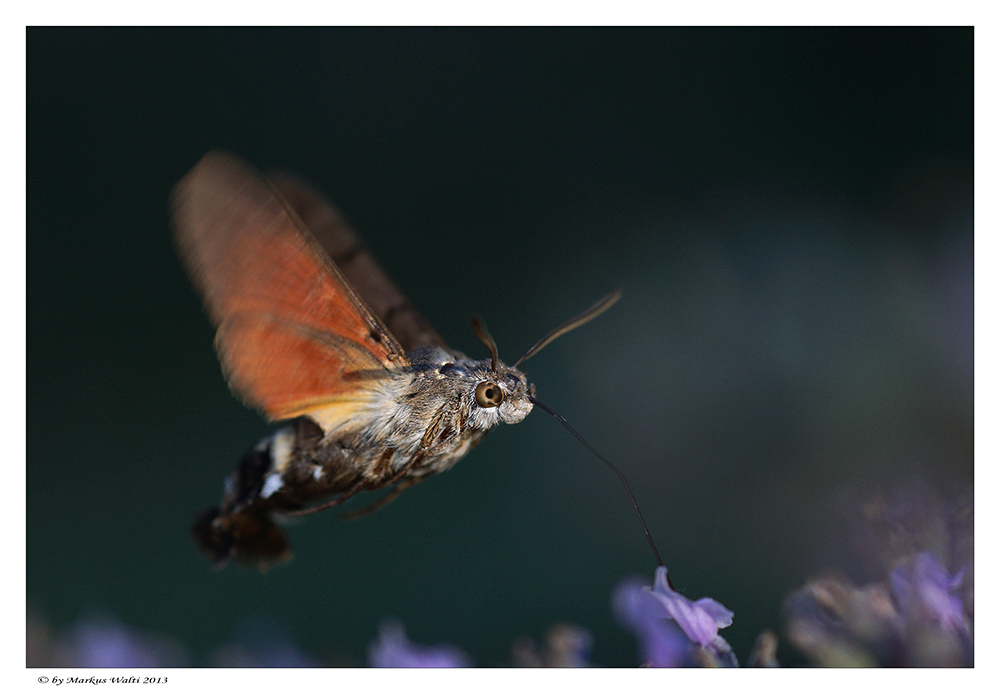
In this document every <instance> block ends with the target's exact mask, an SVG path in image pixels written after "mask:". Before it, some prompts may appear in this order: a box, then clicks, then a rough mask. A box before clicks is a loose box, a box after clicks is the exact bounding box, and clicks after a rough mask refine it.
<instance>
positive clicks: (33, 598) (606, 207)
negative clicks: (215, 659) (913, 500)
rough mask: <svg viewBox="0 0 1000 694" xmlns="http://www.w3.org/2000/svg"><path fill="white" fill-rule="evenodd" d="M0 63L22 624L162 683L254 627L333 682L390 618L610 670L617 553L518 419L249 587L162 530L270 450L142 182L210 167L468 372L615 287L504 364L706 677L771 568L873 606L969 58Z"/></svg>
mask: <svg viewBox="0 0 1000 694" xmlns="http://www.w3.org/2000/svg"><path fill="white" fill-rule="evenodd" d="M27 39H28V53H27V85H28V91H27V97H28V98H27V124H28V129H27V146H28V149H27V153H28V167H27V177H28V178H27V181H28V198H27V213H28V246H27V247H28V271H27V291H28V400H27V408H28V431H27V445H28V469H27V473H28V474H27V485H28V486H27V493H28V496H27V552H28V554H27V588H28V593H27V601H28V607H29V612H30V613H31V614H33V615H35V616H36V618H38V619H41V620H42V621H44V622H45V623H46V624H48V625H49V627H50V629H51V631H52V633H53V634H59V633H61V630H65V629H67V628H68V627H69V625H71V624H72V623H73V622H74V621H75V620H77V619H79V618H80V617H81V615H84V614H88V613H91V612H93V611H97V612H102V613H105V614H109V615H112V616H114V617H116V618H117V619H119V620H121V621H122V622H123V623H126V624H129V625H131V626H133V627H134V628H136V629H141V630H145V631H148V632H152V633H157V634H164V635H168V636H169V637H171V638H173V639H176V640H177V641H179V642H180V643H181V644H183V646H184V648H186V649H187V652H188V653H189V655H188V661H187V662H189V663H191V664H196V665H200V664H207V663H209V662H212V656H211V653H213V652H214V649H217V648H218V647H219V646H220V645H222V644H224V643H226V642H228V641H231V640H232V639H234V638H239V634H240V632H241V629H245V628H246V626H245V625H246V624H247V621H246V620H247V619H248V618H251V620H253V619H264V620H270V621H269V622H267V621H266V622H265V623H270V624H274V625H275V627H274V628H275V633H284V634H285V636H284V637H281V638H287V639H290V640H291V641H293V642H294V643H295V644H297V646H298V648H299V649H301V651H302V652H304V653H307V654H309V656H310V657H311V658H313V659H314V660H315V661H316V662H322V663H350V662H354V663H364V661H365V658H366V649H367V645H368V643H369V642H370V641H371V640H372V639H373V638H374V636H375V633H376V629H377V626H378V624H379V623H380V621H381V620H382V619H383V618H385V617H387V616H395V617H397V618H399V619H400V620H402V621H403V623H404V624H405V625H406V627H407V630H408V633H409V635H410V636H411V638H413V639H414V640H415V641H417V642H420V643H427V644H431V643H439V642H449V643H453V644H455V645H457V646H459V647H460V648H462V649H463V650H465V651H466V652H467V653H469V654H470V656H471V657H472V659H473V660H474V662H475V663H476V664H479V665H502V664H504V663H508V662H509V661H510V645H511V643H512V642H513V641H514V640H515V639H516V638H517V637H519V636H522V635H527V636H530V637H532V638H534V639H536V640H540V639H542V638H543V637H544V635H545V633H546V631H547V630H548V628H549V627H550V626H552V625H554V624H556V623H560V622H570V623H575V624H579V625H581V626H584V627H586V628H587V629H589V630H590V631H591V633H592V634H593V636H594V648H593V660H594V661H595V662H597V663H600V664H605V665H634V664H636V662H637V661H636V654H635V645H634V640H633V638H632V636H631V635H629V634H628V633H627V632H625V631H623V630H621V629H620V628H619V627H618V626H617V624H616V622H615V619H614V616H613V614H612V611H611V608H610V604H609V601H610V594H611V591H612V589H613V587H614V586H615V584H616V583H617V582H618V581H620V580H621V579H623V578H625V577H627V576H630V575H633V574H639V575H641V576H643V577H645V579H646V580H647V581H651V580H652V572H653V568H654V561H653V558H652V556H651V554H650V552H649V550H648V548H647V547H646V545H645V540H644V538H643V536H642V534H641V531H640V528H639V525H638V523H637V522H636V519H635V517H634V516H633V515H632V512H631V510H630V508H629V507H628V504H627V500H626V497H625V495H624V494H623V492H622V490H621V489H620V487H619V486H618V484H617V482H616V480H615V479H614V477H613V475H612V474H611V473H610V472H609V471H608V470H607V469H605V468H604V467H603V466H601V464H600V463H599V462H598V461H597V460H596V459H595V458H593V457H592V456H590V455H589V454H588V453H587V452H586V451H585V450H584V448H583V447H582V446H580V445H579V444H578V443H576V442H575V441H573V440H572V439H571V438H570V437H569V435H568V434H567V433H566V432H565V431H564V430H563V429H562V428H561V427H559V426H558V425H557V424H556V423H555V422H554V421H552V420H551V418H549V417H547V416H546V415H545V414H544V413H542V412H538V413H535V414H532V416H530V417H529V418H528V419H527V420H526V421H525V422H523V423H522V424H520V425H518V426H516V427H503V428H502V429H500V430H498V431H496V432H494V433H492V434H491V435H490V437H488V439H487V441H486V442H485V443H484V444H483V445H482V446H481V447H479V448H478V449H476V450H475V451H474V452H473V453H472V454H471V455H470V456H469V457H468V458H467V459H465V460H464V461H462V462H461V463H460V464H459V465H458V466H457V467H456V468H455V469H454V470H452V471H450V472H448V473H447V474H444V475H441V476H439V477H437V478H435V479H434V480H432V481H430V482H428V483H427V484H424V485H421V486H420V487H418V488H417V489H414V490H412V491H409V492H407V493H405V494H404V495H402V497H400V499H398V500H397V501H396V502H394V503H393V504H391V505H390V506H388V507H387V508H386V509H384V510H382V511H380V512H378V513H377V514H374V515H372V516H369V517H366V518H364V519H362V520H358V521H353V522H343V521H339V520H338V519H337V517H336V516H337V513H336V512H327V513H324V514H321V515H317V516H314V517H311V518H309V519H307V520H306V521H305V522H303V523H301V524H299V525H297V526H295V527H293V528H291V530H290V533H291V538H292V541H293V543H294V545H295V549H296V558H295V560H294V561H293V562H292V563H290V564H288V565H286V566H283V567H279V568H277V569H275V570H272V571H270V572H268V573H266V574H259V573H256V572H254V571H250V570H246V569H244V568H242V567H239V566H230V567H228V568H226V569H225V570H223V571H221V572H215V571H213V570H212V569H211V568H210V566H209V563H208V562H207V560H206V559H205V558H204V557H202V556H200V555H199V554H198V552H197V551H196V549H195V547H194V545H193V544H192V542H190V540H189V538H188V535H187V531H188V530H187V529H188V525H189V524H190V522H191V520H192V518H193V515H194V513H195V511H197V510H198V509H200V508H202V507H205V506H208V505H211V504H214V503H216V502H217V500H218V498H219V495H220V494H221V483H222V479H223V477H224V476H225V475H226V474H228V473H229V471H230V470H231V469H232V467H233V465H234V464H235V463H236V461H237V460H238V458H239V457H240V456H241V455H242V454H243V453H244V451H245V450H246V449H247V448H249V447H250V446H251V445H253V444H254V443H255V442H256V441H257V440H258V439H259V438H260V437H262V436H263V435H265V434H266V433H267V432H268V431H270V430H271V428H270V427H269V426H268V425H267V424H265V423H264V422H263V421H262V420H261V419H260V418H259V417H258V416H257V415H256V414H254V413H253V412H251V411H248V410H246V409H244V408H243V407H242V406H241V405H240V404H239V403H238V402H237V401H236V400H235V399H233V398H232V397H231V396H230V394H229V393H228V391H227V389H226V386H225V384H224V382H223V380H222V378H221V376H220V373H219V369H218V365H217V362H216V360H215V356H214V354H213V352H212V346H211V345H212V330H211V328H210V326H209V324H208V321H207V320H206V318H205V317H204V315H203V314H202V312H201V308H200V302H199V299H198V297H197V296H196V295H195V294H194V292H193V290H192V289H191V288H190V286H189V284H188V282H187V280H186V278H185V276H184V274H183V272H182V269H181V266H180V264H179V262H178V261H177V259H176V257H175V254H174V251H173V248H172V246H171V240H170V232H169V218H168V203H167V200H168V195H169V191H170V188H171V186H172V185H173V184H174V183H175V182H176V181H177V180H178V179H179V178H180V177H181V176H182V175H183V174H184V173H185V172H186V171H187V170H188V169H189V168H190V167H192V166H193V165H194V164H195V162H197V160H198V159H199V158H200V157H201V156H202V155H203V154H204V153H205V152H206V151H207V150H208V149H210V148H213V147H221V148H225V149H229V150H231V151H233V152H236V153H238V154H240V155H241V156H243V157H245V158H247V159H249V160H250V161H252V162H254V163H256V164H257V165H258V166H259V167H261V168H264V169H267V168H271V167H276V166H280V167H285V168H288V169H291V170H293V171H297V172H299V173H301V174H302V175H303V176H305V177H307V178H308V179H310V180H312V181H313V182H314V183H315V184H316V185H317V186H318V187H319V188H320V189H322V190H324V191H326V192H327V193H328V194H329V196H330V197H331V199H332V200H334V201H336V203H337V204H338V205H339V207H340V208H341V210H342V211H343V212H344V214H345V215H346V216H347V218H348V219H349V220H350V221H351V222H352V224H353V225H354V227H355V228H356V229H357V230H358V231H359V232H360V233H361V234H362V235H363V236H364V238H365V240H366V241H367V243H368V244H369V245H370V246H371V247H372V249H373V250H374V252H375V253H376V255H377V256H378V257H379V258H380V260H381V262H382V263H383V265H384V266H385V268H386V269H387V270H388V271H389V273H390V275H391V276H393V277H394V278H395V279H396V281H397V283H398V285H399V286H400V287H401V288H402V289H403V290H404V292H406V293H407V294H408V295H409V297H410V298H411V300H412V301H413V302H414V303H415V304H416V305H417V306H419V307H420V308H421V309H422V310H423V312H424V313H425V315H426V316H427V317H428V318H429V319H430V320H431V321H432V322H433V323H434V325H435V326H436V327H437V329H438V331H439V332H440V333H441V334H442V335H444V336H445V337H446V339H448V340H449V341H450V343H451V344H452V345H453V346H454V347H456V348H458V349H461V350H463V351H466V352H467V353H469V354H470V355H474V356H478V357H481V358H482V357H485V356H487V355H486V354H485V350H484V348H483V347H482V346H481V345H480V344H479V343H478V342H477V341H476V339H475V338H474V336H473V335H472V332H471V331H470V330H469V328H468V323H467V320H468V315H469V314H470V313H472V312H478V313H480V314H481V315H482V316H483V317H484V318H485V319H486V321H487V322H488V324H489V326H490V329H491V332H492V333H493V335H494V337H495V338H496V340H497V342H498V344H499V347H500V351H501V355H502V357H503V358H505V359H507V360H513V359H514V358H516V356H517V355H518V354H520V352H521V351H523V350H524V349H525V348H526V347H527V346H528V345H529V344H531V343H532V342H533V341H534V340H535V339H537V337H539V336H540V335H542V334H543V333H544V332H545V331H547V330H548V329H549V328H551V327H553V326H554V325H556V324H558V323H560V322H561V321H563V320H565V319H566V318H568V317H569V316H571V315H573V314H575V313H576V312H577V311H579V310H580V309H582V308H583V307H584V306H587V305H589V304H590V303H591V302H592V301H594V300H595V299H597V298H598V297H599V296H601V295H603V294H604V293H606V292H607V291H609V290H610V289H612V288H615V287H622V288H624V291H625V293H624V298H623V299H622V301H621V302H620V304H619V305H617V306H616V307H615V308H614V309H612V310H611V311H610V312H608V313H607V314H605V315H604V316H602V317H601V318H599V319H598V320H597V321H595V322H594V323H592V324H590V325H588V326H586V327H584V328H582V329H580V330H579V331H577V332H575V333H572V334H570V335H567V336H565V337H563V338H561V339H560V340H558V341H557V342H555V343H554V344H552V345H550V346H549V347H547V348H546V349H545V350H544V351H543V352H542V353H541V354H539V355H538V356H537V357H534V358H533V359H532V360H531V361H529V362H527V363H526V364H525V367H526V371H527V372H528V373H529V376H530V377H531V379H532V380H533V381H534V382H535V384H536V385H537V387H538V393H539V397H540V398H541V399H543V400H544V401H545V402H546V403H548V404H550V405H551V406H552V407H554V408H555V409H556V410H558V411H560V412H561V413H562V414H563V415H565V416H566V417H567V418H568V419H569V420H570V422H571V423H573V425H574V426H575V427H576V428H577V429H578V430H580V431H581V432H582V433H584V435H585V436H587V437H588V438H589V439H590V440H591V441H592V442H593V443H594V444H595V445H596V446H597V448H599V449H600V450H601V451H603V452H604V453H605V454H606V455H607V456H608V457H610V458H611V459H612V460H613V461H615V462H616V463H617V464H618V465H620V466H621V468H622V469H623V470H624V471H625V472H626V474H627V475H628V476H629V478H630V480H631V482H632V484H633V486H634V488H635V490H636V493H637V496H638V499H639V503H640V505H641V506H642V508H643V510H644V512H645V514H646V518H647V520H648V522H649V524H650V526H651V530H652V532H653V535H654V537H655V538H656V540H657V542H658V544H659V546H660V551H661V553H662V554H663V555H664V561H665V562H666V564H667V566H668V567H669V569H670V572H671V576H672V578H673V581H674V584H675V586H676V587H677V588H678V589H679V590H681V591H683V592H684V593H685V594H687V595H688V596H689V597H691V598H698V597H702V596H706V595H707V596H711V597H714V598H715V599H717V600H719V601H720V602H722V603H723V604H725V605H726V606H727V607H729V608H730V609H732V610H733V611H734V612H735V615H736V616H735V621H734V623H733V625H732V627H730V628H729V629H726V630H725V631H724V632H723V636H725V637H726V638H727V639H728V640H729V641H730V643H731V644H732V645H733V647H734V650H735V651H736V653H737V656H738V657H739V658H740V660H741V661H744V660H745V659H746V656H747V653H748V652H749V649H750V646H751V644H752V642H753V639H754V638H755V637H756V635H757V634H758V633H759V632H760V631H761V630H762V629H765V628H770V629H774V630H776V631H778V633H779V634H781V633H782V632H781V629H782V607H781V606H782V600H783V599H784V597H785V596H786V594H787V593H788V592H789V591H791V590H793V589H795V588H796V587H798V586H799V585H801V584H802V582H803V581H804V580H805V579H806V578H807V577H808V576H810V575H813V574H815V573H816V572H817V571H819V570H821V569H823V568H824V567H827V566H833V565H836V566H840V567H841V568H842V569H843V570H845V571H847V572H848V573H849V574H850V575H851V576H852V577H853V578H854V580H858V581H864V580H874V579H875V578H878V576H876V575H874V574H873V573H872V572H871V562H866V560H865V559H864V556H863V550H857V549H856V548H855V544H856V543H855V542H854V540H855V539H856V537H854V536H853V535H852V533H853V531H852V530H850V527H851V526H850V525H849V524H848V523H845V522H844V520H843V518H842V514H843V513H844V512H845V510H846V511H849V510H850V509H851V508H853V507H854V506H855V505H856V504H855V503H854V501H855V500H857V499H863V498H865V495H867V494H871V493H873V492H874V491H875V490H880V489H883V488H887V487H891V486H892V485H894V484H896V483H897V482H898V483H903V484H909V483H912V480H914V479H917V480H920V481H921V483H923V484H927V485H929V486H931V487H932V488H934V489H941V490H944V491H942V492H941V493H948V490H950V489H952V488H954V486H955V485H956V484H958V485H961V484H963V483H965V484H971V482H972V474H973V444H972V441H973V424H972V422H973V418H972V415H973V399H972V394H973V392H972V391H973V388H972V373H973V366H972V330H973V322H972V308H973V296H972V280H973V276H972V267H973V262H972V258H973V255H972V253H973V243H972V233H973V226H972V220H973V217H972V212H973V199H972V182H973V178H972V173H973V32H972V30H971V29H965V28H955V29H952V28H949V29H919V28H918V29H599V28H598V29H591V28H586V29H380V30H368V29H334V30H325V29H281V30H271V29H252V30H250V29H238V30H219V29H205V30H199V29H152V30H144V29H48V28H46V29H37V28H32V29H29V30H28V32H27ZM953 568H955V567H953ZM241 625H242V626H241ZM274 638H275V639H278V638H279V637H278V636H275V637H274ZM782 644H783V645H782V649H781V651H780V656H781V657H782V659H783V660H784V661H785V662H786V663H794V662H797V661H796V656H795V654H794V651H792V650H791V649H790V648H789V647H788V646H787V644H786V642H785V641H784V640H783V642H782Z"/></svg>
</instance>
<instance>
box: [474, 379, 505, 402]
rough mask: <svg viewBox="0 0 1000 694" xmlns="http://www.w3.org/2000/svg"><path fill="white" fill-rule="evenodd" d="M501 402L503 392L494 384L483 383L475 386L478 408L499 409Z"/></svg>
mask: <svg viewBox="0 0 1000 694" xmlns="http://www.w3.org/2000/svg"><path fill="white" fill-rule="evenodd" d="M502 402H503V390H502V389H501V388H500V386H498V385H497V384H496V383H491V382H490V381H483V382H482V383H480V384H479V385H478V386H476V404H477V405H479V406H480V407H499V406H500V403H502Z"/></svg>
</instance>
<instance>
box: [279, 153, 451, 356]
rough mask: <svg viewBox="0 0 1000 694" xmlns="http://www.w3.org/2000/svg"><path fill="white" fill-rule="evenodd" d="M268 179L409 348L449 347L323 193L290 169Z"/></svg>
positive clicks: (362, 294)
mask: <svg viewBox="0 0 1000 694" xmlns="http://www.w3.org/2000/svg"><path fill="white" fill-rule="evenodd" d="M268 177H269V179H270V182H271V184H272V186H273V187H274V188H275V189H276V191H277V193H278V194H279V196H280V197H281V198H283V199H284V201H285V202H286V203H287V204H288V205H289V206H290V207H291V208H292V209H293V210H294V211H295V212H296V214H297V215H298V217H299V218H300V219H301V220H302V223H303V225H304V226H305V227H306V228H308V229H309V231H310V232H311V233H312V235H313V237H314V238H315V239H316V240H317V241H318V242H319V245H320V246H322V248H323V249H324V251H325V252H326V253H327V255H328V257H329V258H330V259H331V260H332V261H333V263H334V264H335V265H336V266H337V268H338V269H339V270H340V272H341V274H342V275H343V276H344V277H345V278H346V279H347V281H348V283H349V284H350V285H351V286H352V287H353V288H354V289H355V290H356V291H357V292H358V294H360V295H361V297H362V298H363V299H364V301H365V302H366V304H367V305H368V306H369V307H370V308H371V310H372V312H373V313H374V314H375V315H376V316H378V317H379V319H380V320H382V321H383V322H384V323H385V325H386V326H387V327H388V329H389V331H390V332H391V333H392V334H393V336H395V338H396V339H397V340H398V341H399V344H400V345H402V347H403V349H404V350H405V351H406V352H412V351H413V350H414V349H417V348H418V347H425V346H428V345H438V346H441V347H445V348H447V346H448V345H447V344H446V343H445V341H444V339H443V338H442V337H441V336H440V335H439V334H438V333H437V332H436V331H435V330H434V328H433V327H431V324H430V323H429V322H428V321H427V319H426V318H424V317H423V315H422V314H421V313H420V312H419V311H418V310H417V309H416V307H415V306H414V305H413V304H411V303H410V301H409V300H408V299H407V298H406V296H405V295H404V294H403V293H402V292H401V291H400V290H399V289H398V288H397V287H396V285H395V284H394V283H393V282H392V280H391V279H389V276H388V275H387V274H386V273H385V271H384V270H383V269H382V267H381V266H380V265H379V263H378V261H377V260H376V259H375V256H374V255H373V254H372V253H371V252H370V251H369V250H368V248H367V247H366V246H365V244H364V242H363V241H361V239H360V238H359V237H358V235H357V233H355V231H354V230H353V229H352V228H351V227H350V225H348V224H347V222H346V221H345V220H344V218H343V215H341V214H340V212H339V211H338V210H337V208H336V207H334V205H333V204H332V203H331V202H330V201H329V200H328V199H327V198H326V197H325V196H324V195H323V194H322V193H321V192H319V191H318V190H317V189H316V188H314V187H313V186H312V185H311V184H309V183H308V182H307V181H305V180H304V179H302V178H300V177H298V176H296V175H295V174H292V173H289V172H286V171H271V172H269V174H268Z"/></svg>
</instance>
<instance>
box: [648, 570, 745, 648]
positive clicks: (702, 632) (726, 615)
mask: <svg viewBox="0 0 1000 694" xmlns="http://www.w3.org/2000/svg"><path fill="white" fill-rule="evenodd" d="M645 590H647V591H649V593H650V595H652V596H653V597H654V598H655V599H656V600H657V602H658V603H659V604H660V605H661V606H662V607H663V610H664V611H665V614H661V615H660V616H663V617H669V618H670V619H672V620H674V621H675V622H677V624H678V626H680V628H681V629H683V630H684V633H685V634H687V637H688V638H689V639H691V640H692V641H694V642H695V643H697V644H700V645H701V646H702V647H703V648H707V647H708V646H710V645H712V644H713V643H714V642H715V639H716V637H718V635H719V629H723V628H725V627H728V626H729V625H730V624H732V623H733V613H732V612H731V611H729V610H727V609H726V608H725V607H723V606H722V604H721V603H719V602H718V601H716V600H713V599H712V598H701V599H700V600H695V601H694V602H691V601H690V600H688V599H687V598H685V597H684V596H683V595H681V594H680V593H678V592H677V591H675V590H674V589H673V588H671V587H670V583H668V582H667V567H665V566H662V565H661V566H658V567H656V580H655V581H654V582H653V588H652V590H650V589H649V588H646V589H645Z"/></svg>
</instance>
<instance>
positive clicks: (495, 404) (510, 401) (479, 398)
mask: <svg viewBox="0 0 1000 694" xmlns="http://www.w3.org/2000/svg"><path fill="white" fill-rule="evenodd" d="M479 363H480V364H482V365H483V366H486V367H488V368H485V369H482V370H481V371H480V372H479V374H480V375H479V378H480V379H481V380H478V383H476V385H475V388H474V389H473V391H472V397H473V400H474V403H473V405H472V407H471V408H470V414H469V418H470V420H472V423H473V426H476V425H479V426H478V427H477V428H484V429H485V428H488V427H489V426H491V425H492V424H496V423H498V421H499V422H503V423H504V424H517V423H518V422H520V421H521V420H522V419H524V418H525V417H527V416H528V413H529V412H531V407H532V404H531V400H530V398H531V397H534V395H535V386H533V385H531V384H530V383H528V379H527V377H526V376H525V375H524V374H523V373H522V372H521V371H520V370H519V369H517V368H515V367H513V366H507V365H506V364H503V363H500V362H497V363H496V365H495V367H494V365H493V364H491V362H479ZM482 425H486V426H482Z"/></svg>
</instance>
